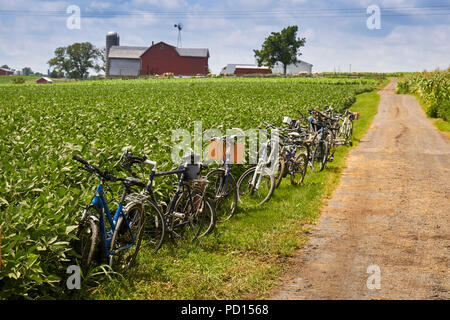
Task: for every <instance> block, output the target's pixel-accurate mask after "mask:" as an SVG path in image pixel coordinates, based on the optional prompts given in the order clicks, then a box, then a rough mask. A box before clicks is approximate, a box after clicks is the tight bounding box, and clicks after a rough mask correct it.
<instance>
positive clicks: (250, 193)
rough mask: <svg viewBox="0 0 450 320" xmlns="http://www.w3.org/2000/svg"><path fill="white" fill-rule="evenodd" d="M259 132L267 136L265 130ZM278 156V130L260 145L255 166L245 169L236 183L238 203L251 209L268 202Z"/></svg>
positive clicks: (273, 131)
mask: <svg viewBox="0 0 450 320" xmlns="http://www.w3.org/2000/svg"><path fill="white" fill-rule="evenodd" d="M266 125H267V123H266ZM259 130H260V131H262V132H264V133H266V134H267V132H266V131H265V130H262V129H261V128H259ZM278 154H279V138H278V130H276V129H274V130H272V137H271V138H270V139H268V140H267V141H266V142H264V143H262V144H261V148H260V151H259V158H258V163H257V164H256V166H253V167H250V168H249V169H247V170H246V171H245V172H244V173H243V174H242V175H241V177H240V178H239V180H238V182H237V188H238V196H239V198H238V200H239V202H241V203H242V202H245V203H246V205H247V206H250V207H253V206H260V205H261V204H263V203H265V202H267V201H269V200H270V198H271V197H272V194H273V192H274V190H275V174H276V172H277V171H278V169H279V161H278Z"/></svg>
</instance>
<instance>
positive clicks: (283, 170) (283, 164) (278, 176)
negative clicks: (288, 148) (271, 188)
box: [275, 156, 287, 188]
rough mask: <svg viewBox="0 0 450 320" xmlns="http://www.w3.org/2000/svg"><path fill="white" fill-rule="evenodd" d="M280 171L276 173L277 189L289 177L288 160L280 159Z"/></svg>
mask: <svg viewBox="0 0 450 320" xmlns="http://www.w3.org/2000/svg"><path fill="white" fill-rule="evenodd" d="M279 159H280V160H279V163H280V164H279V166H278V171H277V172H276V173H275V188H278V187H279V186H280V184H281V180H283V178H284V177H286V175H287V167H286V160H285V158H284V157H283V156H280V157H279Z"/></svg>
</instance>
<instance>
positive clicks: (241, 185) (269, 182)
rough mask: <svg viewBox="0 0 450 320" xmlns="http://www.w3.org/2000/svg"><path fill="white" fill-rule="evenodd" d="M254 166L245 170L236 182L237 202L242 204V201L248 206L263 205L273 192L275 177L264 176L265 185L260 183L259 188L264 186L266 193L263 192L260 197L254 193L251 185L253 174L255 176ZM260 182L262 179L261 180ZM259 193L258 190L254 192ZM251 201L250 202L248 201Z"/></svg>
mask: <svg viewBox="0 0 450 320" xmlns="http://www.w3.org/2000/svg"><path fill="white" fill-rule="evenodd" d="M255 170H256V166H254V167H251V168H249V169H247V170H246V171H245V172H244V173H243V174H242V175H241V177H240V178H239V180H238V195H239V202H243V199H244V200H245V202H246V205H248V206H251V207H252V206H256V207H257V206H260V205H262V204H263V203H265V202H267V201H269V200H270V198H271V197H272V195H273V192H274V190H275V177H274V176H273V175H264V176H262V177H261V178H263V177H266V178H265V181H264V182H265V183H264V182H263V181H261V182H260V187H261V186H264V185H266V190H268V192H263V193H262V195H261V194H259V193H255V189H254V187H253V186H252V185H251V181H252V178H253V174H255V172H254V171H255ZM261 180H262V179H261ZM256 191H259V190H256ZM249 200H251V201H249Z"/></svg>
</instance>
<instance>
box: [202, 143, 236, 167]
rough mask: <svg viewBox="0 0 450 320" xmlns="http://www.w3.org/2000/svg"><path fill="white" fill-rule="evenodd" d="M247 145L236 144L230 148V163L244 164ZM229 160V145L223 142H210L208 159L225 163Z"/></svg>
mask: <svg viewBox="0 0 450 320" xmlns="http://www.w3.org/2000/svg"><path fill="white" fill-rule="evenodd" d="M244 152H245V145H244V144H242V143H238V142H234V143H233V144H232V145H231V148H230V163H242V162H243V159H244ZM226 158H227V145H226V143H224V142H223V141H217V140H213V141H210V142H209V146H208V159H211V160H220V161H225V160H226Z"/></svg>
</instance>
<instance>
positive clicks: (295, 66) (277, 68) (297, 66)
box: [272, 60, 313, 75]
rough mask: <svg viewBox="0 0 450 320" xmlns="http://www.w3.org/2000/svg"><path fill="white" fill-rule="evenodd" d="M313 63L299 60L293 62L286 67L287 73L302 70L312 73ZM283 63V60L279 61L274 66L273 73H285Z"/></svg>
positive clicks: (296, 72) (297, 72) (300, 71)
mask: <svg viewBox="0 0 450 320" xmlns="http://www.w3.org/2000/svg"><path fill="white" fill-rule="evenodd" d="M312 66H313V65H312V64H311V63H308V62H305V61H301V60H299V61H298V62H297V63H291V64H289V65H288V66H287V68H286V74H299V73H302V72H307V73H308V74H309V75H310V74H312ZM283 72H284V70H283V64H282V63H281V62H277V63H276V64H275V65H274V66H273V68H272V73H274V74H283Z"/></svg>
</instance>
